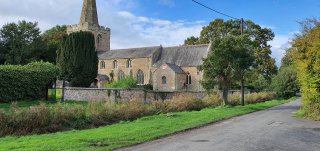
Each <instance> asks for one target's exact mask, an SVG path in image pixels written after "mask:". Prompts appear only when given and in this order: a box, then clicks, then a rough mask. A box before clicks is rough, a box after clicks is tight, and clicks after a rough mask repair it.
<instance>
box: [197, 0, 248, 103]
mask: <svg viewBox="0 0 320 151" xmlns="http://www.w3.org/2000/svg"><path fill="white" fill-rule="evenodd" d="M192 1H193V2H195V3H197V4H199V5H201V6H202V7H205V8H206V9H209V10H211V11H213V12H216V13H218V14H221V15H223V16H226V17H229V18H231V19H235V20H240V28H241V29H240V30H241V35H244V20H243V18H241V19H239V18H236V17H233V16H230V15H227V14H225V13H223V12H220V11H217V10H215V9H213V8H211V7H209V6H207V5H205V4H202V3H200V2H198V1H196V0H192ZM240 74H241V75H240V76H241V104H242V106H244V71H241V73H240Z"/></svg>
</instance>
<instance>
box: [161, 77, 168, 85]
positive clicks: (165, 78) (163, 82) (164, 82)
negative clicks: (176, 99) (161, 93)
mask: <svg viewBox="0 0 320 151" xmlns="http://www.w3.org/2000/svg"><path fill="white" fill-rule="evenodd" d="M162 84H167V77H166V76H163V77H162Z"/></svg>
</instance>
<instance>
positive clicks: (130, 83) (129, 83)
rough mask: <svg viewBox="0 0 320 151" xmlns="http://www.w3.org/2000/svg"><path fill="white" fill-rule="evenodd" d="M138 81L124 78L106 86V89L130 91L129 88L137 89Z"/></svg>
mask: <svg viewBox="0 0 320 151" xmlns="http://www.w3.org/2000/svg"><path fill="white" fill-rule="evenodd" d="M137 84H138V81H137V80H136V79H134V78H132V77H125V78H124V79H122V80H118V81H113V82H111V83H109V84H106V86H105V87H106V88H123V89H130V88H137Z"/></svg>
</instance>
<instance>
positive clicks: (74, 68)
mask: <svg viewBox="0 0 320 151" xmlns="http://www.w3.org/2000/svg"><path fill="white" fill-rule="evenodd" d="M57 55H58V57H57V65H58V67H59V68H60V78H61V79H64V80H66V81H69V82H70V85H71V86H73V87H89V86H90V85H91V83H92V82H93V81H94V79H95V78H96V77H97V74H98V56H97V52H96V49H95V40H94V35H93V34H92V33H91V32H82V31H81V32H77V33H72V34H70V35H68V36H65V37H64V38H63V40H62V42H61V48H60V49H59V50H58V53H57Z"/></svg>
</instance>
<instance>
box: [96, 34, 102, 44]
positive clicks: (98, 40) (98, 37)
mask: <svg viewBox="0 0 320 151" xmlns="http://www.w3.org/2000/svg"><path fill="white" fill-rule="evenodd" d="M101 39H102V36H101V35H100V34H99V35H98V36H97V43H98V44H100V42H101Z"/></svg>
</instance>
